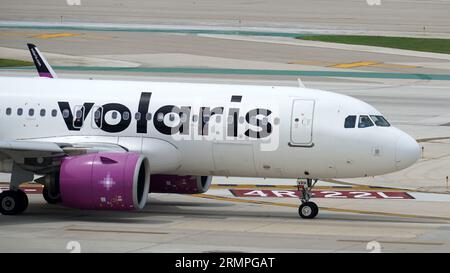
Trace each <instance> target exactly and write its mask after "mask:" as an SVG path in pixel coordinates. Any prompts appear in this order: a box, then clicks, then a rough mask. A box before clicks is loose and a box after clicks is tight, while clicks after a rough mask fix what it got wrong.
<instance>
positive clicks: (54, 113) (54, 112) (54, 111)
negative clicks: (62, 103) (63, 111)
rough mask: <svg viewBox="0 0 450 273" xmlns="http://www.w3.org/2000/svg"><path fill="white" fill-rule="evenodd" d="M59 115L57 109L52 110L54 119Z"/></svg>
mask: <svg viewBox="0 0 450 273" xmlns="http://www.w3.org/2000/svg"><path fill="white" fill-rule="evenodd" d="M57 114H58V111H56V109H53V110H52V117H56V115H57Z"/></svg>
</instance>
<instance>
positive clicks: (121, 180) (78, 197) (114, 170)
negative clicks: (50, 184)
mask: <svg viewBox="0 0 450 273" xmlns="http://www.w3.org/2000/svg"><path fill="white" fill-rule="evenodd" d="M149 185H150V165H149V161H148V159H147V158H146V157H144V156H142V155H140V154H139V153H130V152H126V153H114V152H111V153H92V154H85V155H79V156H69V157H66V158H64V159H63V160H62V162H61V169H60V179H59V186H60V192H61V199H62V204H63V205H65V206H67V207H72V208H78V209H105V210H133V209H142V208H143V207H144V206H145V204H146V202H147V196H148V192H149Z"/></svg>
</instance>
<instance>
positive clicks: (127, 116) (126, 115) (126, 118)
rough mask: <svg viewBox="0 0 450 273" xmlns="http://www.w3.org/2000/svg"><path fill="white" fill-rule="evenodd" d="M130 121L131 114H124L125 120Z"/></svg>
mask: <svg viewBox="0 0 450 273" xmlns="http://www.w3.org/2000/svg"><path fill="white" fill-rule="evenodd" d="M128 119H130V112H123V120H128Z"/></svg>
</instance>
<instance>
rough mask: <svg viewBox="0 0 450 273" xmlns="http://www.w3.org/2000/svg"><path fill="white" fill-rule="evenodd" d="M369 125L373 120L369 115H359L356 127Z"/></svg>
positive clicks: (371, 124)
mask: <svg viewBox="0 0 450 273" xmlns="http://www.w3.org/2000/svg"><path fill="white" fill-rule="evenodd" d="M370 126H373V122H372V120H371V119H370V118H369V116H359V123H358V128H366V127H370Z"/></svg>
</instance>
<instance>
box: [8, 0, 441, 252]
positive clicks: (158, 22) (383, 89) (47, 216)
mask: <svg viewBox="0 0 450 273" xmlns="http://www.w3.org/2000/svg"><path fill="white" fill-rule="evenodd" d="M449 11H450V1H443V0H442V1H438V0H431V1H413V0H402V1H400V0H398V1H395V0H392V1H387V0H386V1H384V0H378V1H377V0H367V1H365V0H345V1H339V3H337V2H336V1H331V0H321V1H306V0H301V1H294V0H280V1H237V0H233V1H215V0H213V1H206V0H203V1H199V0H195V1H180V0H178V1H177V0H170V1H144V0H134V1H106V0H96V1H84V0H61V1H50V0H43V1H39V2H36V1H31V0H24V1H12V0H2V3H1V9H0V59H14V60H22V61H30V60H31V58H30V56H29V52H28V50H27V48H26V43H29V42H31V43H34V44H36V45H37V46H38V47H39V48H40V50H41V51H42V52H43V53H44V54H45V56H46V57H47V59H48V60H49V62H50V63H51V64H52V66H54V69H55V70H56V72H57V73H58V75H59V76H60V77H65V78H86V79H87V78H94V79H115V80H119V79H126V80H145V81H153V80H158V81H161V80H163V81H177V82H198V83H202V82H217V83H236V84H259V85H283V86H298V84H299V83H298V78H300V79H301V81H302V83H303V84H304V85H305V86H306V87H311V88H318V89H323V90H329V91H333V92H337V93H342V94H346V95H351V96H354V97H356V98H358V99H361V100H363V101H365V102H368V103H369V104H371V105H373V106H375V107H376V108H377V109H378V110H380V111H381V112H382V113H383V114H384V115H385V116H386V117H387V118H388V120H389V121H390V122H391V123H392V124H393V125H394V126H397V127H399V128H400V129H402V130H404V131H405V132H407V133H409V134H410V135H412V136H413V137H414V138H415V139H416V140H417V141H418V142H419V143H420V145H421V146H422V147H423V154H422V159H421V160H420V161H419V162H418V163H416V164H415V165H414V166H412V167H411V168H409V169H406V170H403V171H400V172H397V173H393V174H389V175H383V176H378V177H368V178H361V179H343V180H339V181H336V180H328V181H321V182H320V184H319V187H318V190H320V191H338V192H341V193H342V194H344V195H347V196H348V195H349V192H354V191H364V192H371V193H372V194H374V196H377V198H375V199H373V200H372V199H371V200H366V199H358V198H344V199H333V198H317V200H316V202H317V203H318V205H319V206H320V207H321V212H320V214H319V216H318V218H317V219H315V220H314V221H305V220H300V219H299V218H298V215H297V207H298V203H299V201H298V200H297V199H296V198H292V197H289V194H287V195H282V196H284V197H277V194H276V193H277V192H276V191H283V190H284V191H286V190H287V191H291V190H295V187H294V185H295V180H285V179H256V178H225V177H215V178H214V183H213V186H212V187H211V190H210V191H208V192H207V193H206V194H201V195H194V196H181V195H169V194H151V195H150V196H149V197H150V198H149V202H148V205H147V207H146V208H145V210H143V211H139V212H132V213H122V212H119V213H117V212H94V211H77V210H72V209H67V208H63V207H59V206H51V205H48V204H46V203H45V201H44V200H43V199H42V197H41V196H40V194H39V188H35V187H34V186H30V187H29V189H28V190H29V192H30V200H31V205H30V209H29V211H28V212H27V213H26V214H24V215H23V217H22V216H20V217H13V218H10V217H1V218H0V226H1V229H0V251H3V252H9V251H19V252H22V251H32V252H46V251H56V252H67V251H68V250H67V249H66V247H67V245H68V243H69V242H79V244H80V247H81V251H87V252H99V251H113V252H180V251H181V252H220V251H231V252H310V251H314V252H348V251H351V252H353V251H356V252H368V251H370V249H367V246H368V245H367V244H368V243H369V242H372V241H375V242H377V243H379V245H380V250H381V251H388V252H391V251H392V252H408V251H420V252H422V251H423V252H432V251H438V252H448V251H449V250H450V225H449V222H450V207H449V204H450V203H449V202H450V196H449V193H450V190H449V188H448V180H447V179H448V176H449V175H450V167H449V166H450V111H449V109H450V93H449V92H450V91H449V89H450V82H449V81H450V55H449V54H446V53H436V52H428V51H427V52H424V51H413V50H405V49H398V48H386V47H374V46H369V45H352V44H341V43H330V42H321V41H313V40H305V39H301V37H302V36H306V35H308V36H309V35H317V34H320V35H325V34H327V35H372V36H389V37H392V36H396V37H397V36H399V37H410V38H438V39H448V38H450V37H449V36H450V19H449V17H448V13H449ZM299 37H300V39H299ZM0 75H1V76H27V77H29V76H36V72H35V71H34V68H33V67H22V66H19V67H8V66H6V67H1V70H0ZM1 178H2V179H1V181H4V182H6V181H7V180H8V175H2V176H1ZM3 186H7V184H4V185H3ZM255 189H257V190H264V191H267V192H268V193H269V194H270V196H271V197H258V196H257V195H254V196H251V197H241V196H242V194H243V193H245V192H247V193H248V192H251V191H252V190H255ZM274 191H275V193H274ZM33 192H34V193H36V194H33ZM380 192H381V193H386V192H388V193H392V192H395V193H400V195H401V196H410V197H412V198H401V199H400V200H398V199H392V198H383V195H382V194H381V195H380V194H379V193H380ZM278 193H279V192H278ZM240 194H241V195H240ZM324 195H325V194H324ZM387 195H388V196H390V195H389V194H387ZM378 197H379V198H378Z"/></svg>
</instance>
